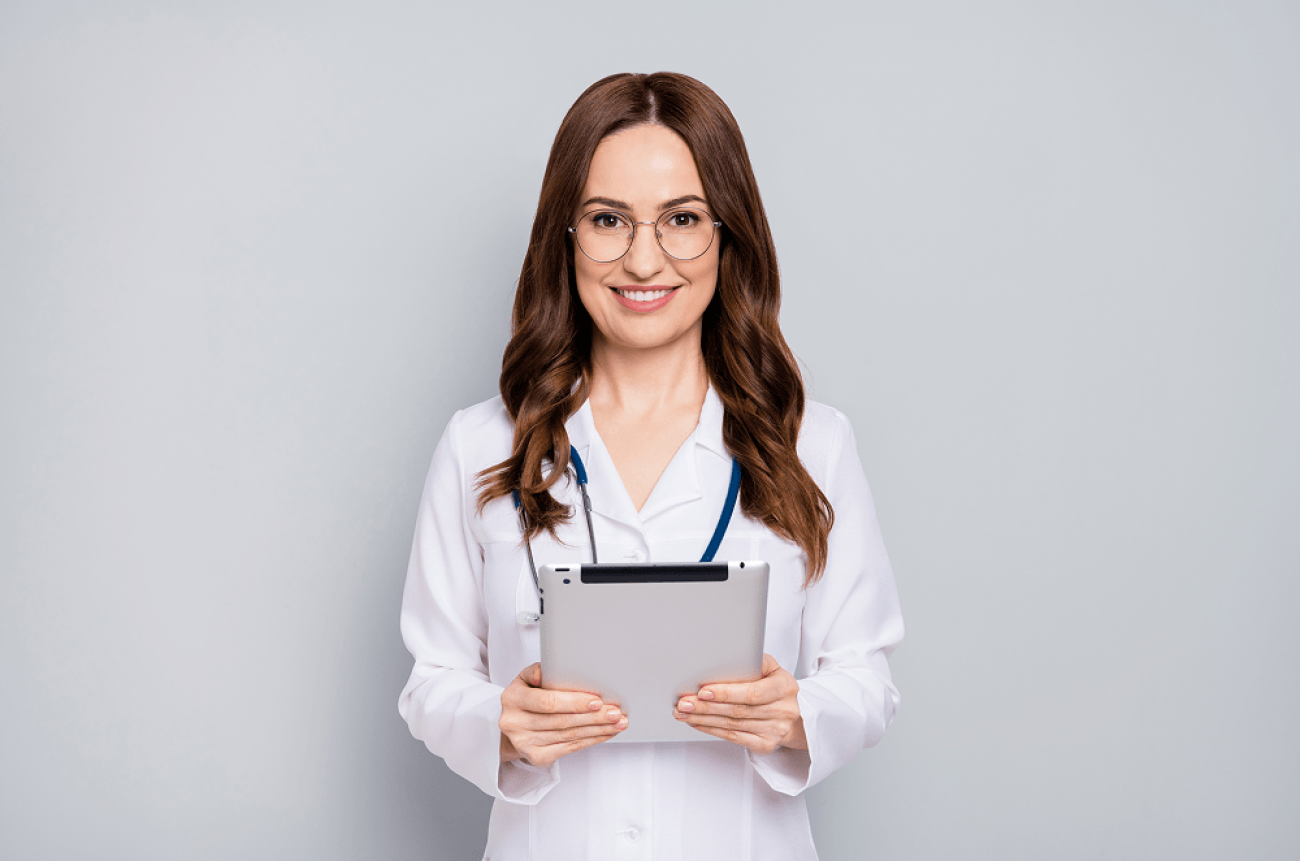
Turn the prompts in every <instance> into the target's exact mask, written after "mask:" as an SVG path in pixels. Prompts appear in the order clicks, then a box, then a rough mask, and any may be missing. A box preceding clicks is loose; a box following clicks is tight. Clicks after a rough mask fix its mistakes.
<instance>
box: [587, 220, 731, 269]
mask: <svg viewBox="0 0 1300 861" xmlns="http://www.w3.org/2000/svg"><path fill="white" fill-rule="evenodd" d="M638 226H643V227H649V226H651V225H649V224H646V223H642V224H640V225H638V224H634V223H633V222H632V220H631V219H630V218H629V217H628V216H627V215H625V214H624V213H621V212H616V211H612V210H599V211H596V212H587V213H584V214H583V215H582V217H581V218H579V219H578V224H577V226H576V227H574V229H573V234H574V237H575V238H576V239H577V241H578V245H579V247H580V248H581V249H582V253H583V254H586V255H587V256H588V257H590V258H591V259H592V260H594V261H596V262H597V263H612V262H613V261H615V260H617V259H619V258H620V257H622V256H623V255H624V254H626V253H627V250H628V249H629V248H631V247H632V241H633V239H634V238H635V236H636V228H637V227H638ZM653 226H654V229H655V238H656V239H657V240H658V241H659V246H660V247H661V248H663V250H664V253H665V254H667V255H668V256H669V257H674V258H676V259H678V260H694V259H695V258H696V257H699V256H700V255H702V254H703V253H704V252H706V251H708V250H709V246H710V245H712V244H713V219H712V218H710V217H709V215H708V214H707V213H705V212H701V211H700V210H698V209H689V208H688V209H674V210H671V211H669V212H665V213H664V214H663V215H661V216H659V220H658V221H656V222H655V223H654V225H653Z"/></svg>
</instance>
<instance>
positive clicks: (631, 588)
mask: <svg viewBox="0 0 1300 861" xmlns="http://www.w3.org/2000/svg"><path fill="white" fill-rule="evenodd" d="M538 577H539V579H540V581H541V588H542V614H541V654H542V685H543V686H544V687H547V688H552V689H555V690H575V691H586V692H591V693H594V694H597V695H598V696H600V697H601V699H603V700H604V701H605V702H607V703H616V704H617V705H618V706H619V707H620V708H621V709H623V711H624V712H625V713H626V714H627V716H628V728H627V729H626V730H625V731H623V732H622V733H620V734H619V735H618V736H616V737H615V738H614V739H613V740H612V741H614V742H628V741H718V739H716V738H715V737H713V736H710V735H706V734H705V733H702V732H700V731H699V730H695V729H692V728H691V727H690V726H688V725H686V724H684V723H681V722H679V721H677V720H676V719H675V718H673V706H674V705H675V704H676V702H677V700H678V698H679V697H681V696H682V695H684V694H693V693H695V692H697V691H698V690H699V688H700V685H702V684H705V683H707V682H731V681H746V680H751V679H757V678H759V677H760V676H761V675H762V667H763V632H764V629H765V627H766V620H767V579H768V565H767V563H766V562H749V561H746V562H701V563H690V564H677V565H663V564H656V563H648V564H640V565H593V564H590V563H588V564H572V565H544V566H542V567H541V568H540V569H539V570H538Z"/></svg>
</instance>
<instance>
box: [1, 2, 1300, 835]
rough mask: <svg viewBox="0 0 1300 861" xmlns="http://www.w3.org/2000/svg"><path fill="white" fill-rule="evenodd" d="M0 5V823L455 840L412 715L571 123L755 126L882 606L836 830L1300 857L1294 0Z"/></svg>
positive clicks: (808, 343) (1299, 230) (1298, 140)
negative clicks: (868, 537)
mask: <svg viewBox="0 0 1300 861" xmlns="http://www.w3.org/2000/svg"><path fill="white" fill-rule="evenodd" d="M975 5H976V4H965V3H952V4H933V3H915V4H906V5H904V4H870V5H857V4H855V5H853V6H849V5H847V4H846V5H843V6H836V5H820V4H810V5H806V6H803V7H800V8H799V11H798V12H794V11H791V10H787V9H785V8H783V7H780V6H771V7H762V6H755V5H754V4H748V3H746V4H740V3H737V4H720V3H717V4H715V3H697V4H693V5H691V4H668V5H664V4H649V3H635V4H632V3H621V4H603V5H595V4H571V5H569V4H556V3H545V4H542V3H538V4H519V5H518V6H510V7H503V6H500V5H496V4H491V5H489V4H483V5H482V6H480V7H476V8H474V9H470V8H469V6H468V5H467V4H455V5H454V6H450V5H448V6H444V5H440V4H435V3H416V2H396V0H387V2H370V3H367V4H364V5H363V4H360V3H353V4H344V3H319V2H315V3H307V2H297V3H293V2H272V3H260V2H259V3H244V2H235V3H221V4H218V3H204V4H181V3H176V4H163V3H148V2H130V0H110V2H98V3H89V2H87V3H66V2H65V3H59V2H49V3H41V4H35V3H31V4H26V3H23V4H20V3H19V2H18V0H5V2H4V3H3V5H2V6H0V416H2V419H0V421H2V424H0V523H2V524H3V526H2V527H0V572H2V580H0V589H2V592H0V601H2V606H0V674H2V676H0V685H2V686H3V691H4V694H3V709H0V762H2V763H3V766H2V767H0V792H2V794H0V855H3V856H4V857H5V858H6V859H8V858H14V859H39V858H89V857H96V858H101V857H109V858H128V857H129V858H132V859H171V858H187V859H218V858H220V859H226V858H248V859H261V858H268V859H269V858H306V857H314V858H322V859H353V858H385V859H417V858H423V859H430V858H432V859H442V858H446V859H454V858H476V857H478V854H477V853H478V852H479V851H480V850H481V847H482V844H483V839H484V834H485V822H486V815H487V808H488V804H487V799H486V798H485V797H484V796H482V795H480V794H479V793H478V792H477V790H475V789H473V788H472V787H471V786H470V785H469V784H468V783H465V782H464V781H461V780H460V779H459V778H457V777H455V776H454V775H452V774H450V773H449V772H448V771H447V770H446V769H445V767H444V766H443V765H442V763H441V762H440V761H439V760H437V759H436V758H434V757H432V756H431V755H429V754H428V753H427V752H425V751H424V749H423V747H422V746H421V745H420V744H419V743H417V742H415V741H413V740H412V739H411V738H410V737H409V736H408V735H407V732H406V728H405V726H404V725H403V724H402V722H401V721H400V719H399V718H398V716H397V713H396V698H397V693H398V690H399V689H400V687H401V685H402V682H403V681H404V679H405V677H406V674H407V671H408V657H407V655H406V653H405V651H404V650H403V648H402V645H401V642H400V639H399V637H398V632H397V610H398V605H399V601H400V592H401V586H402V579H403V576H404V573H405V564H406V556H407V552H408V549H409V543H410V537H411V530H412V524H413V520H414V515H415V507H416V501H417V498H418V495H419V491H420V486H421V483H422V481H423V476H424V471H425V469H426V467H427V464H428V460H429V457H430V455H431V453H432V451H433V447H434V444H435V442H436V441H437V438H438V435H439V434H440V432H441V429H442V427H443V425H444V424H445V423H446V421H447V419H448V418H449V417H450V415H451V413H452V412H453V411H454V410H455V409H456V408H458V407H461V406H465V405H468V404H470V403H474V402H477V401H479V400H482V399H484V398H487V397H489V396H491V395H492V394H493V393H494V391H495V379H496V373H497V368H498V367H499V364H498V363H499V357H500V351H501V349H502V347H503V346H504V343H505V338H506V335H507V310H508V307H509V301H510V295H511V291H512V289H513V282H514V279H515V277H516V275H517V273H518V266H519V263H520V260H521V258H522V254H523V249H524V244H525V240H526V236H527V231H528V227H529V224H530V219H531V215H532V211H533V208H534V206H535V205H536V194H537V190H538V186H539V182H540V178H541V173H542V168H543V164H544V159H545V156H546V152H547V148H548V146H549V144H550V140H551V137H552V135H553V134H554V132H555V129H556V127H557V125H558V123H559V120H560V118H561V116H562V115H563V112H564V110H565V109H566V108H567V107H568V105H569V104H570V103H571V101H572V100H573V99H574V98H575V97H576V96H577V95H578V93H579V92H580V91H581V90H582V89H583V88H584V87H585V86H586V85H587V84H589V83H590V82H592V81H594V80H595V79H597V78H599V77H602V76H604V75H605V74H608V73H610V72H613V71H623V70H639V71H652V70H656V69H674V70H679V71H684V72H687V73H690V74H693V75H695V76H697V77H699V78H701V79H702V80H704V81H706V82H707V83H709V84H710V85H711V86H713V87H714V88H715V89H716V90H717V91H718V92H719V93H720V94H721V95H722V97H723V98H724V99H726V100H727V101H728V102H729V103H730V105H731V107H732V108H733V110H734V112H735V113H736V115H737V117H738V119H739V120H740V123H741V125H742V127H743V128H744V130H745V133H746V136H747V138H748V141H749V144H750V148H751V152H752V155H753V159H754V163H755V167H756V170H757V172H758V176H759V181H760V183H761V185H762V188H763V191H764V195H765V200H766V204H767V207H768V211H769V213H770V216H771V219H772V223H773V227H774V230H775V233H776V238H777V243H778V248H779V250H780V253H781V262H782V268H783V274H784V278H785V285H786V302H785V309H784V316H783V324H784V327H785V331H786V333H787V336H788V337H789V340H790V341H791V343H792V345H793V347H794V349H795V351H796V353H797V354H798V355H799V357H800V358H801V360H802V361H803V362H804V363H805V364H806V366H807V369H808V380H809V383H810V387H811V391H812V394H813V396H814V397H816V398H817V399H819V400H822V401H825V402H828V403H830V404H832V405H834V406H837V407H839V408H840V409H842V410H844V411H845V412H847V413H848V414H849V416H850V417H851V418H852V419H853V421H854V424H855V427H856V429H857V433H858V441H859V446H860V449H861V453H862V457H863V460H864V462H865V464H866V468H867V472H868V475H869V477H870V478H871V480H872V483H873V485H874V488H875V492H876V496H877V500H878V504H879V509H880V516H881V520H882V524H883V527H884V530H885V535H886V539H887V542H888V544H889V547H890V551H891V555H892V557H893V559H894V563H895V566H896V569H897V576H898V582H899V588H900V591H901V594H902V599H903V607H904V611H905V614H906V618H907V623H908V639H907V641H906V642H905V643H904V645H903V647H902V649H901V650H900V651H899V652H898V653H897V655H896V658H895V660H894V670H895V675H896V678H897V681H898V683H899V686H900V688H901V689H902V691H903V709H902V713H901V716H900V718H899V720H898V722H897V723H896V724H895V726H894V728H893V729H892V730H891V731H890V732H889V734H888V735H887V736H886V738H885V740H884V742H883V743H882V744H881V745H880V746H879V747H878V748H876V749H873V750H871V751H868V752H866V753H865V754H864V755H863V756H861V757H860V758H859V759H858V760H857V761H856V762H855V763H853V764H852V765H851V766H849V767H847V768H845V769H843V770H842V771H841V772H839V773H837V774H836V775H835V776H833V777H832V778H831V779H829V780H827V781H826V782H825V783H824V784H822V785H821V786H819V787H817V788H816V789H814V790H813V791H811V792H810V793H809V795H810V804H811V808H812V815H813V817H814V826H815V829H816V834H817V837H818V841H819V845H820V847H821V850H822V854H823V857H824V858H825V859H827V861H836V859H838V861H847V859H860V858H871V859H955V858H960V859H966V858H998V859H1042V858H1052V859H1096V858H1134V859H1149V858H1178V859H1211V858H1214V859H1226V858H1261V859H1263V858H1268V859H1271V858H1278V859H1281V858H1294V857H1297V855H1300V816H1297V815H1296V814H1297V810H1298V809H1300V778H1298V777H1297V771H1298V768H1300V756H1298V755H1297V754H1298V753H1300V746H1298V743H1297V732H1296V726H1295V724H1296V720H1297V717H1300V708H1298V706H1300V697H1298V695H1297V694H1298V690H1300V688H1298V686H1297V682H1296V676H1297V669H1298V668H1297V660H1296V658H1297V647H1298V646H1300V633H1297V631H1298V630H1300V629H1298V628H1297V626H1296V625H1295V624H1294V623H1293V622H1292V621H1291V617H1292V616H1293V615H1294V613H1295V607H1296V604H1297V598H1298V597H1300V585H1298V584H1300V578H1297V574H1298V573H1300V572H1298V571H1297V568H1298V567H1300V566H1298V564H1297V563H1298V561H1300V538H1298V537H1297V536H1300V529H1297V528H1296V522H1297V518H1298V516H1300V491H1298V490H1297V487H1298V486H1300V458H1298V456H1297V453H1296V439H1297V437H1300V420H1298V419H1300V410H1298V408H1297V404H1298V403H1300V399H1298V398H1297V395H1298V394H1300V391H1298V388H1300V385H1298V384H1300V356H1298V352H1297V348H1296V346H1295V333H1296V331H1297V324H1300V299H1298V297H1297V288H1298V287H1300V279H1298V278H1297V276H1298V275H1300V251H1298V249H1300V241H1298V240H1300V159H1298V158H1297V153H1300V50H1298V48H1300V39H1298V37H1300V9H1298V8H1297V6H1296V5H1295V4H1294V3H1257V2H1246V3H1242V2H1231V3H1229V2H1213V3H1173V2H1170V3H1151V2H1137V3H1104V2H1098V3H1082V2H1079V3H1066V4H1046V3H1029V2H1023V3H985V4H978V6H979V8H975Z"/></svg>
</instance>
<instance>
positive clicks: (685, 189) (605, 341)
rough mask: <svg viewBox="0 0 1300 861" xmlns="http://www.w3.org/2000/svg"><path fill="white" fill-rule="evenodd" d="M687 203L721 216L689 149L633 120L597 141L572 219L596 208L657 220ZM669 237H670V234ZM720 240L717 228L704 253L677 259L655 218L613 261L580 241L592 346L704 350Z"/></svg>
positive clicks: (578, 257)
mask: <svg viewBox="0 0 1300 861" xmlns="http://www.w3.org/2000/svg"><path fill="white" fill-rule="evenodd" d="M683 207H689V208H691V209H694V210H697V211H701V212H703V213H705V215H706V216H707V217H708V218H713V219H714V220H716V216H714V214H713V211H712V209H711V208H710V207H709V205H708V202H707V201H706V200H705V197H704V186H703V184H702V183H701V182H700V174H699V171H697V170H696V169H695V159H694V158H692V156H691V151H690V148H689V147H687V146H686V142H685V141H684V140H682V139H681V138H680V137H679V136H678V135H677V133H676V132H673V131H671V130H669V129H666V128H664V127H663V126H657V125H643V126H635V127H633V128H630V129H625V130H624V131H621V132H618V133H616V134H613V135H610V136H609V137H607V138H605V139H604V140H603V141H601V142H600V145H599V146H597V147H596V153H595V155H594V156H593V157H592V159H591V168H590V170H589V171H588V173H587V184H586V185H585V186H583V189H582V203H581V204H580V205H579V208H578V211H577V212H576V213H574V220H573V223H574V224H577V223H578V222H579V221H580V220H581V219H582V218H583V217H584V216H587V217H591V215H592V214H593V213H597V212H602V213H621V214H623V216H624V217H625V218H626V220H627V221H638V222H644V221H649V222H655V221H656V220H657V219H659V217H660V216H662V215H663V214H664V213H667V212H673V213H676V212H678V211H679V210H681V209H682V208H683ZM676 217H677V216H674V218H676ZM687 217H688V216H683V219H685V218H687ZM608 221H609V223H614V222H615V221H616V219H608ZM665 241H666V242H670V243H671V240H670V239H669V238H668V236H667V235H666V236H665ZM719 244H720V243H719V237H718V236H717V235H716V232H715V235H714V237H713V242H712V244H711V245H710V246H709V249H708V251H706V252H704V254H702V255H701V256H699V257H697V258H695V259H694V260H677V259H674V258H672V257H670V256H668V255H667V254H666V253H665V252H664V250H663V248H662V247H661V246H660V245H659V243H658V242H657V241H656V240H655V230H654V224H641V225H639V226H638V227H637V228H636V238H635V239H634V240H633V242H632V247H631V248H629V249H628V251H627V253H626V254H624V255H623V256H622V257H621V258H620V259H618V260H615V261H614V262H612V263H597V262H596V261H594V260H592V259H590V258H589V257H588V256H587V255H586V254H584V253H583V252H582V250H581V249H579V248H578V247H577V246H576V244H575V246H574V250H573V260H574V270H575V276H576V281H577V284H578V296H579V297H580V298H581V300H582V304H583V306H584V307H585V308H586V309H587V313H588V314H590V315H591V319H592V322H593V323H595V332H593V335H592V337H593V344H592V347H593V349H597V350H599V349H607V348H622V349H640V350H646V349H655V348H659V347H667V346H674V345H683V346H687V347H692V346H693V347H694V348H698V347H699V344H700V336H701V333H702V321H703V318H704V309H705V308H707V307H708V305H709V301H710V300H711V299H712V298H713V291H714V289H715V288H716V286H717V281H718V246H719Z"/></svg>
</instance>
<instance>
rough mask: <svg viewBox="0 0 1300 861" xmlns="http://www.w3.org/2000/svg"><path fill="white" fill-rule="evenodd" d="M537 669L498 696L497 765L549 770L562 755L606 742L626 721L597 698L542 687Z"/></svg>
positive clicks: (536, 666)
mask: <svg viewBox="0 0 1300 861" xmlns="http://www.w3.org/2000/svg"><path fill="white" fill-rule="evenodd" d="M541 684H542V665H541V664H533V665H531V666H528V667H525V668H524V669H523V671H522V672H521V673H520V674H519V675H518V676H517V677H516V678H515V680H514V681H513V682H511V683H510V685H509V686H508V687H507V688H506V689H505V690H504V691H502V693H501V720H500V721H499V722H498V725H499V726H500V727H501V761H502V762H511V761H513V760H516V759H523V760H524V761H526V762H528V763H530V764H532V765H538V766H543V767H545V766H548V765H550V764H551V763H553V762H555V761H556V760H557V759H559V758H560V757H562V756H565V755H566V754H570V753H573V752H574V751H576V750H582V749H583V748H584V747H591V746H592V745H594V744H600V743H601V742H602V741H609V740H610V739H611V738H613V737H614V736H616V735H618V734H619V733H620V732H622V731H623V730H625V729H627V716H626V715H624V714H623V713H622V712H620V711H619V709H618V706H606V705H605V704H604V703H603V702H601V700H600V697H597V696H594V695H592V694H584V693H578V692H576V691H552V690H546V689H544V688H542V687H541Z"/></svg>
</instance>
